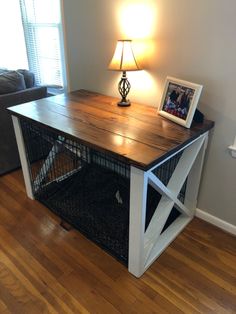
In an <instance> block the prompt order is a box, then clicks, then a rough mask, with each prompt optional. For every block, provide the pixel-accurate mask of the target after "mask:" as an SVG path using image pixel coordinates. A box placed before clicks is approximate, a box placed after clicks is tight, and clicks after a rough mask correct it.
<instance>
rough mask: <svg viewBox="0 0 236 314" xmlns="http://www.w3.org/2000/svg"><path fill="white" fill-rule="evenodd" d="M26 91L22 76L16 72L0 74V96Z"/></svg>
mask: <svg viewBox="0 0 236 314" xmlns="http://www.w3.org/2000/svg"><path fill="white" fill-rule="evenodd" d="M23 89H26V86H25V80H24V76H23V75H22V74H21V73H18V72H17V71H8V72H5V73H1V74H0V95H2V94H8V93H13V92H17V91H20V90H23Z"/></svg>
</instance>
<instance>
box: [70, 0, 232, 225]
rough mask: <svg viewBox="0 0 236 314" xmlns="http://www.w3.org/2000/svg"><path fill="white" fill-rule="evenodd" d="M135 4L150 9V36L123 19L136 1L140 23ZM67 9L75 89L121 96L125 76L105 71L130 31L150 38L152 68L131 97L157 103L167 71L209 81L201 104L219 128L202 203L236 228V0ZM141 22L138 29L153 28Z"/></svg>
mask: <svg viewBox="0 0 236 314" xmlns="http://www.w3.org/2000/svg"><path fill="white" fill-rule="evenodd" d="M137 3H138V4H139V5H145V6H147V7H148V6H149V8H151V11H150V12H149V13H150V20H149V22H150V23H149V24H150V25H149V26H150V30H149V33H148V32H147V33H146V34H143V33H142V28H141V29H140V34H141V33H142V34H141V36H140V38H139V34H135V33H134V31H133V30H129V29H128V28H129V27H128V26H127V23H126V22H127V21H125V20H124V19H122V16H124V12H125V6H126V7H129V6H130V5H134V10H133V11H132V9H131V10H130V11H129V14H130V17H131V19H130V22H129V23H130V24H132V23H136V22H137V21H133V20H132V13H131V12H135V5H137ZM143 8H144V7H143ZM141 11H142V10H141ZM143 12H144V13H145V10H144V9H143ZM151 13H152V14H151ZM64 14H65V28H66V31H65V35H66V45H67V54H68V55H67V57H68V59H67V60H68V70H69V76H70V82H71V90H75V89H79V88H87V89H90V90H94V91H99V92H103V93H106V94H109V95H116V96H118V95H117V87H116V86H117V80H118V78H119V74H118V73H113V72H110V71H107V65H108V63H109V61H110V59H111V57H112V54H113V50H114V47H115V44H116V40H117V39H119V38H124V37H130V36H133V38H135V39H136V42H137V43H143V42H146V48H147V49H146V52H147V53H146V59H148V62H147V64H146V66H147V68H148V71H141V72H135V73H130V74H129V76H130V81H131V84H132V92H131V94H130V99H131V100H135V101H138V102H141V103H147V104H150V105H153V106H158V105H159V101H160V97H161V93H162V89H163V86H164V85H163V84H164V79H165V77H166V76H167V75H171V76H175V77H177V78H181V79H185V80H188V81H192V82H195V83H200V84H203V86H204V89H203V93H202V96H201V100H200V104H199V108H200V110H202V112H203V113H204V114H205V115H206V116H207V118H209V119H212V120H215V122H216V127H215V129H214V132H213V134H212V138H211V140H210V144H209V150H208V154H207V158H206V163H205V167H204V174H203V178H202V183H201V188H200V195H199V202H198V207H199V208H200V209H202V210H205V211H207V212H209V213H210V214H212V215H214V216H216V217H218V218H220V219H223V220H225V221H227V222H229V223H231V224H234V225H236V159H232V158H231V157H230V155H229V153H228V151H227V147H228V146H229V145H231V144H232V143H233V140H234V136H235V135H236V101H235V90H236V80H235V75H236V40H235V30H236V18H235V16H236V1H235V0H225V1H222V0H207V1H206V0H198V1H196V0H178V1H176V0H159V1H151V0H143V1H132V0H130V1H129V0H127V1H125V0H123V1H122V0H65V1H64ZM147 14H148V10H147ZM142 19H144V17H142V16H140V17H139V25H138V24H137V27H136V29H138V27H140V25H147V23H148V21H145V19H144V20H142ZM126 20H127V19H126ZM124 24H125V25H124ZM124 26H126V27H127V30H125V27H124ZM132 31H133V34H132ZM144 83H145V84H144Z"/></svg>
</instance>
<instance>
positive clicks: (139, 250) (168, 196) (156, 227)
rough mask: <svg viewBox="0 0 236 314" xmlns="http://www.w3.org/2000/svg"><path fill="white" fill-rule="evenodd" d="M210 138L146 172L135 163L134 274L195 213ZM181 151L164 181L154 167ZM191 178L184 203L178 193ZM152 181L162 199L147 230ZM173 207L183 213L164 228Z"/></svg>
mask: <svg viewBox="0 0 236 314" xmlns="http://www.w3.org/2000/svg"><path fill="white" fill-rule="evenodd" d="M207 139H208V132H206V133H204V134H203V135H201V136H200V137H198V138H197V139H195V140H194V141H192V142H191V143H190V144H188V145H186V146H185V147H183V148H182V149H180V150H179V151H178V152H176V153H174V154H173V155H172V156H169V157H168V158H166V159H165V160H164V161H162V162H160V163H158V164H157V165H155V166H154V167H152V168H151V169H150V170H148V171H146V172H145V171H142V170H140V169H137V168H135V167H133V166H131V175H130V223H129V262H128V269H129V272H130V273H132V274H133V275H134V276H136V277H140V276H141V275H142V274H143V273H144V272H145V271H146V270H147V268H148V267H149V266H150V265H151V264H152V263H153V262H154V261H155V260H156V259H157V258H158V256H160V254H161V253H162V252H163V251H164V250H165V249H166V248H167V246H168V245H169V244H170V243H171V242H172V241H173V240H174V239H175V238H176V236H177V235H178V234H179V233H180V232H181V231H182V230H183V228H184V227H185V226H186V225H187V224H188V223H189V222H190V221H191V220H192V218H193V217H194V214H195V210H196V203H197V195H198V188H199V183H200V178H201V171H202V166H203V160H204V155H205V149H206V146H207ZM181 151H182V155H181V157H180V159H179V161H178V164H177V166H176V168H175V170H174V171H173V173H172V176H171V178H170V180H169V182H168V184H167V185H164V184H163V183H162V182H161V181H160V179H159V178H158V177H157V176H156V175H155V174H154V172H153V170H155V169H156V168H158V167H160V166H161V165H162V164H163V163H164V162H166V161H167V160H169V159H170V158H173V157H174V156H175V155H176V154H177V153H179V152H181ZM187 178H188V180H187V186H186V192H185V201H184V204H183V203H182V202H181V201H180V200H179V199H178V195H179V193H180V191H181V189H182V186H183V185H184V183H185V181H186V179H187ZM148 184H150V185H151V186H152V187H153V188H154V189H155V190H156V191H158V192H159V193H160V194H161V199H160V202H159V204H158V206H157V208H156V210H155V213H154V215H153V217H152V219H151V221H150V223H149V225H148V227H147V229H146V231H145V220H146V210H147V208H146V202H147V190H148ZM173 207H175V208H176V209H177V210H178V211H179V212H180V213H181V215H180V216H179V217H178V218H177V219H176V220H175V221H174V222H173V223H172V224H171V225H169V226H168V227H167V229H165V231H164V232H162V230H163V227H164V226H165V223H166V221H167V219H168V217H169V215H170V213H171V210H172V209H173Z"/></svg>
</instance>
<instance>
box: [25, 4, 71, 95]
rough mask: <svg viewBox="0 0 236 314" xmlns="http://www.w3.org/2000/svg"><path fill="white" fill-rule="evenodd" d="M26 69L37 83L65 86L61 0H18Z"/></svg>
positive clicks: (60, 87)
mask: <svg viewBox="0 0 236 314" xmlns="http://www.w3.org/2000/svg"><path fill="white" fill-rule="evenodd" d="M20 8H21V15H22V24H23V28H24V34H25V42H26V48H27V49H26V50H27V56H28V63H29V69H30V70H31V71H32V72H33V73H34V74H35V79H36V83H37V84H38V85H47V86H49V87H51V88H57V89H62V90H63V88H64V87H65V84H64V76H63V64H62V52H61V47H62V45H61V40H62V28H61V12H60V0H20Z"/></svg>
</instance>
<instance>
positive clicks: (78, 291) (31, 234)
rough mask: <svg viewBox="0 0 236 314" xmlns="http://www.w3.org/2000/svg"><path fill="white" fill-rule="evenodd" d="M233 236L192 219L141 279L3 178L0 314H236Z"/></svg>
mask: <svg viewBox="0 0 236 314" xmlns="http://www.w3.org/2000/svg"><path fill="white" fill-rule="evenodd" d="M235 240H236V239H235V237H233V236H231V235H229V234H227V233H224V232H223V231H221V230H219V229H217V228H215V227H213V226H211V225H209V224H207V223H205V222H203V221H201V220H199V219H196V218H195V219H194V220H193V221H192V222H191V223H190V224H189V225H188V226H187V227H186V229H185V230H184V231H183V232H182V233H181V235H179V236H178V237H177V239H176V240H175V241H174V242H173V243H172V244H171V245H170V246H169V247H168V248H167V250H166V251H165V252H164V253H163V254H162V255H161V257H160V258H159V259H158V260H157V261H156V262H155V263H154V264H153V265H152V266H151V268H150V269H149V270H148V271H147V272H146V273H145V274H144V275H143V276H142V277H141V278H140V279H136V278H135V277H133V276H132V275H131V274H129V273H128V271H127V269H126V268H125V267H124V266H123V265H122V264H120V263H119V262H117V261H116V260H115V259H113V258H112V257H111V256H110V255H108V254H106V253H105V252H104V251H103V250H102V249H100V248H99V247H97V246H96V245H95V244H93V243H92V242H90V241H89V240H87V239H86V238H85V237H83V236H82V235H81V234H80V233H79V232H77V231H76V230H72V231H69V232H67V231H66V230H64V229H63V228H62V227H61V226H60V220H59V218H58V217H57V216H55V215H54V214H53V213H51V212H50V211H49V210H48V209H47V208H45V207H44V206H42V205H41V204H40V203H39V202H37V201H32V200H30V199H28V198H27V196H26V194H25V189H24V184H23V178H22V173H21V171H17V172H14V173H12V174H8V175H5V176H2V177H0V313H1V314H2V313H12V314H16V313H18V314H26V313H27V314H28V313H30V314H34V313H102V314H104V313H109V314H110V313H125V314H127V313H142V314H143V313H158V314H160V313H204V314H205V313H219V314H222V313H236V267H235V265H236V241H235Z"/></svg>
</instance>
